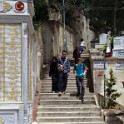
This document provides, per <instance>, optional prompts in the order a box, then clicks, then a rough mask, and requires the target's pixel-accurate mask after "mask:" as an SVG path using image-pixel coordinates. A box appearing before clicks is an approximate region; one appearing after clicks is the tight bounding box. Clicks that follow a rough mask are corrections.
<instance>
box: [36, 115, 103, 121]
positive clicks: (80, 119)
mask: <svg viewBox="0 0 124 124" xmlns="http://www.w3.org/2000/svg"><path fill="white" fill-rule="evenodd" d="M37 120H38V122H70V121H72V122H92V121H95V122H100V121H103V118H102V117H98V116H92V117H80V116H75V117H69V116H67V117H59V116H58V117H38V118H37Z"/></svg>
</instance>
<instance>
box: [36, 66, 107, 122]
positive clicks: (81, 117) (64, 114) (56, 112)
mask: <svg viewBox="0 0 124 124" xmlns="http://www.w3.org/2000/svg"><path fill="white" fill-rule="evenodd" d="M84 81H85V96H84V101H83V103H82V101H81V100H79V98H78V97H77V96H76V95H75V94H76V93H77V87H76V81H75V75H74V74H73V67H71V72H70V76H69V78H68V85H67V90H66V94H62V95H61V97H59V96H58V94H57V93H52V92H51V84H52V83H51V78H50V77H49V75H48V73H46V74H45V79H44V80H43V86H42V92H41V96H40V105H39V106H38V112H37V121H38V124H105V122H104V121H103V117H101V112H100V108H99V106H97V105H96V102H95V99H94V93H89V90H88V88H87V87H86V83H87V78H86V77H85V79H84Z"/></svg>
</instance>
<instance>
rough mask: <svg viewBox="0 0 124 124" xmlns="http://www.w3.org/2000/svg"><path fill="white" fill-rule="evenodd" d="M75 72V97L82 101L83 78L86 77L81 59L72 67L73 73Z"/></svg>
mask: <svg viewBox="0 0 124 124" xmlns="http://www.w3.org/2000/svg"><path fill="white" fill-rule="evenodd" d="M75 71H76V85H77V96H79V99H80V100H82V101H83V100H84V93H85V86H84V76H85V75H86V66H85V64H84V63H82V59H81V58H79V59H78V63H77V64H76V65H75V66H74V71H73V72H74V73H75Z"/></svg>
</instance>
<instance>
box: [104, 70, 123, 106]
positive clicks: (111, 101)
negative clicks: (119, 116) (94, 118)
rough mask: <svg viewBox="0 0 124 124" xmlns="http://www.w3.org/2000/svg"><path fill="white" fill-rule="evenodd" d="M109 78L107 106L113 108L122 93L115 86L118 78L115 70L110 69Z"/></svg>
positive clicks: (107, 80) (107, 79)
mask: <svg viewBox="0 0 124 124" xmlns="http://www.w3.org/2000/svg"><path fill="white" fill-rule="evenodd" d="M109 75H110V77H109V78H106V80H105V82H106V91H105V92H106V96H107V98H108V101H107V108H112V107H114V106H115V105H116V104H117V103H116V102H115V100H116V99H117V98H118V97H120V95H121V94H119V93H117V90H116V89H114V88H113V86H114V85H116V78H115V76H114V74H113V70H112V69H110V71H109Z"/></svg>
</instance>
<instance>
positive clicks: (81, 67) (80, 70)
mask: <svg viewBox="0 0 124 124" xmlns="http://www.w3.org/2000/svg"><path fill="white" fill-rule="evenodd" d="M74 70H75V71H76V77H83V76H84V70H85V65H84V64H80V65H78V64H76V65H75V66H74Z"/></svg>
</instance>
